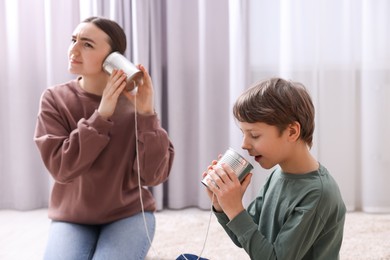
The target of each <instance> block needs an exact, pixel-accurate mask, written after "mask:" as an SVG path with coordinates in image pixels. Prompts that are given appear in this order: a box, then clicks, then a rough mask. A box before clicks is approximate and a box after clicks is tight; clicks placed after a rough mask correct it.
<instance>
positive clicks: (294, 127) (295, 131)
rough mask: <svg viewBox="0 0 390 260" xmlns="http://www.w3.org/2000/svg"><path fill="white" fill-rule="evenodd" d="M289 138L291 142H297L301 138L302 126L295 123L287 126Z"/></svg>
mask: <svg viewBox="0 0 390 260" xmlns="http://www.w3.org/2000/svg"><path fill="white" fill-rule="evenodd" d="M287 131H288V138H289V140H290V141H293V142H295V141H297V140H298V139H299V137H300V136H301V124H300V123H298V122H297V121H295V122H294V123H291V124H289V125H288V126H287Z"/></svg>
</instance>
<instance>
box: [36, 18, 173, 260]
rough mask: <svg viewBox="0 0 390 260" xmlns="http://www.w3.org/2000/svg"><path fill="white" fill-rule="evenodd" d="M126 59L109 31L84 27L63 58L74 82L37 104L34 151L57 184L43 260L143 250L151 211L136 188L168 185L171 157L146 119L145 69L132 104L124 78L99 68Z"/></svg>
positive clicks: (119, 38)
mask: <svg viewBox="0 0 390 260" xmlns="http://www.w3.org/2000/svg"><path fill="white" fill-rule="evenodd" d="M125 49H126V36H125V33H124V31H123V29H122V28H121V27H120V26H119V25H118V24H117V23H115V22H114V21H111V20H108V19H105V18H101V17H90V18H88V19H86V20H84V21H83V22H81V23H80V24H79V25H78V26H77V27H76V29H75V31H74V33H73V35H72V41H71V44H70V46H69V50H68V58H69V68H68V69H69V71H70V72H71V73H73V74H76V75H78V77H77V79H74V80H72V81H70V82H67V83H64V84H60V85H57V86H53V87H51V88H48V89H47V90H46V91H45V92H44V93H43V95H42V98H41V104H40V111H39V115H38V119H37V125H36V130H35V138H34V141H35V142H36V145H37V146H38V149H39V151H40V153H41V157H42V160H43V162H44V163H45V165H46V167H47V169H48V170H49V172H50V174H51V175H52V177H53V178H54V180H55V182H54V185H53V189H52V193H51V199H50V205H49V211H48V212H49V218H51V219H52V223H51V227H50V233H49V239H48V244H47V248H46V252H45V259H56V260H58V259H67V260H68V259H144V258H145V256H146V254H147V252H148V250H149V247H150V241H149V240H151V239H152V238H153V235H154V230H155V218H154V215H153V212H154V211H155V201H154V198H153V196H152V194H151V193H150V192H149V191H148V190H147V189H145V188H143V186H155V185H158V184H160V183H162V182H164V181H165V180H166V179H167V178H168V175H169V171H170V169H171V166H172V162H173V157H174V148H173V146H172V143H171V142H170V140H169V137H168V135H167V133H166V131H165V130H164V129H163V128H161V126H160V124H159V120H158V117H157V115H156V113H155V112H154V111H155V110H154V100H153V97H154V93H153V85H152V81H151V78H150V76H149V74H148V72H147V71H146V69H145V68H144V67H143V66H142V65H138V67H139V69H140V70H141V71H142V72H143V74H144V77H143V82H142V83H141V84H140V85H139V86H138V92H137V94H136V95H132V94H130V93H129V92H127V91H126V90H125V86H126V75H125V74H124V72H123V71H121V70H114V71H113V72H112V74H111V75H108V74H107V73H106V72H105V71H104V70H103V68H102V64H103V61H104V59H105V58H106V57H107V56H108V55H109V54H110V53H111V52H114V51H117V52H120V53H122V54H123V53H124V52H125ZM135 99H136V100H135ZM135 101H136V102H135ZM136 127H137V130H138V131H137V132H136V129H135V128H136ZM136 137H138V138H137V139H136ZM137 162H139V164H138V163H137ZM139 183H140V184H141V185H139ZM140 194H142V196H140ZM143 209H144V211H145V214H142V212H143ZM145 225H146V226H147V230H148V233H147V232H146V228H145Z"/></svg>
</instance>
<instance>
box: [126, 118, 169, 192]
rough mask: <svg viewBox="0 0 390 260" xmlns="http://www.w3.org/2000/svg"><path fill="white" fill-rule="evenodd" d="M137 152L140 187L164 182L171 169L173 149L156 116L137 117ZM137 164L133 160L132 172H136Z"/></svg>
mask: <svg viewBox="0 0 390 260" xmlns="http://www.w3.org/2000/svg"><path fill="white" fill-rule="evenodd" d="M138 152H139V164H140V165H139V166H140V171H141V174H140V176H141V182H142V185H145V186H155V185H158V184H160V183H162V182H164V181H165V180H166V179H167V178H168V175H169V172H170V169H171V167H172V163H173V158H174V147H173V145H172V143H171V141H170V139H169V137H168V134H167V132H166V131H165V130H164V129H163V128H162V127H161V126H160V122H159V120H158V117H157V114H154V115H148V116H144V115H138ZM137 163H138V162H137V160H135V162H134V165H133V171H134V172H138V164H137ZM135 176H137V175H135Z"/></svg>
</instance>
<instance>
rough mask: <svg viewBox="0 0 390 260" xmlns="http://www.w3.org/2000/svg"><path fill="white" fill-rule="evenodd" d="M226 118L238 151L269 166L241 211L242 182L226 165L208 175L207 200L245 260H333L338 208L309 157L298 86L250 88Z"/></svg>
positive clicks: (307, 104) (333, 190) (280, 83)
mask: <svg viewBox="0 0 390 260" xmlns="http://www.w3.org/2000/svg"><path fill="white" fill-rule="evenodd" d="M233 114H234V116H235V118H236V119H237V120H238V123H239V127H240V129H241V131H242V132H243V142H242V148H243V149H245V150H247V151H248V153H249V155H251V156H254V158H255V160H256V161H257V162H258V163H259V164H260V165H261V166H262V167H263V168H265V169H270V168H272V167H274V166H276V165H278V167H275V169H274V170H273V172H272V173H271V175H270V176H269V177H268V179H267V181H266V183H265V184H264V186H263V188H262V189H261V190H260V192H259V194H258V196H257V197H256V198H255V200H253V201H252V202H251V203H250V205H249V206H248V208H247V209H246V210H245V209H244V207H243V204H242V197H243V194H244V193H245V191H246V189H247V187H248V185H249V183H250V181H251V177H252V174H251V173H250V174H249V175H248V176H247V177H246V178H245V179H244V180H243V182H242V183H240V182H239V180H238V178H237V176H236V175H235V174H234V172H233V171H232V169H231V168H230V167H229V166H228V165H226V164H225V165H222V168H220V167H216V166H215V163H216V161H213V166H211V167H210V168H209V170H208V172H207V173H206V172H205V173H203V177H204V176H206V174H209V175H210V176H211V178H212V180H213V181H214V182H213V181H211V180H209V181H208V182H207V184H208V186H209V189H207V192H208V195H209V197H210V198H211V199H212V200H213V209H214V211H215V215H216V216H217V219H218V221H219V223H220V224H221V225H222V227H223V228H224V229H225V231H226V232H227V234H228V235H229V236H230V238H231V239H232V240H233V242H234V243H235V244H236V245H237V246H239V247H242V248H244V249H245V251H246V252H247V253H248V255H249V256H250V258H251V259H288V260H292V259H315V260H319V259H326V260H329V259H338V258H339V251H340V247H341V243H342V239H343V229H344V221H345V212H346V209H345V205H344V202H343V200H342V197H341V195H340V191H339V188H338V186H337V184H336V182H335V181H334V179H333V178H332V177H331V176H330V174H329V172H328V171H327V169H326V168H325V167H324V166H323V165H321V164H320V163H319V162H317V160H316V159H315V158H314V157H313V156H312V155H311V153H310V148H311V146H312V141H313V132H314V106H313V103H312V101H311V98H310V96H309V94H308V92H307V91H306V89H305V87H304V86H303V85H302V84H300V83H296V82H291V81H286V80H284V79H281V78H271V79H269V80H266V81H263V82H260V83H258V84H255V85H254V86H253V87H251V88H249V89H248V90H246V91H245V92H244V93H243V94H242V95H241V96H240V97H239V98H238V100H237V101H236V103H235V105H234V108H233Z"/></svg>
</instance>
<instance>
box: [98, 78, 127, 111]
mask: <svg viewBox="0 0 390 260" xmlns="http://www.w3.org/2000/svg"><path fill="white" fill-rule="evenodd" d="M125 87H126V74H125V73H124V72H123V71H122V70H113V72H112V74H111V75H110V77H109V78H108V81H107V85H106V87H105V88H104V90H103V95H102V100H101V101H100V105H99V108H98V112H99V114H100V115H101V116H102V117H103V118H105V119H108V118H109V117H111V116H112V114H114V111H115V107H116V104H117V103H118V97H119V95H120V94H121V93H122V92H123V90H124V88H125Z"/></svg>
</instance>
